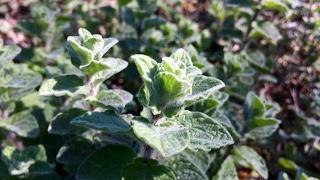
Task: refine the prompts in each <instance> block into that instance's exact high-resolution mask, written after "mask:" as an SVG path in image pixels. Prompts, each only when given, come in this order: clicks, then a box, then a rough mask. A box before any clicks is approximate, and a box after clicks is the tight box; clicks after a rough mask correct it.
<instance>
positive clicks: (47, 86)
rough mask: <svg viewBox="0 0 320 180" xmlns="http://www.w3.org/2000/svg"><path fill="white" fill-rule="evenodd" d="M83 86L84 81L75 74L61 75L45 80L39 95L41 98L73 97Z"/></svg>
mask: <svg viewBox="0 0 320 180" xmlns="http://www.w3.org/2000/svg"><path fill="white" fill-rule="evenodd" d="M83 85H84V82H83V80H82V79H81V78H80V77H78V76H77V75H75V74H67V75H61V76H57V77H54V78H52V79H47V80H45V81H44V82H43V83H42V85H41V87H40V90H39V94H40V95H41V96H52V95H54V96H63V95H69V96H71V95H72V94H73V93H76V92H77V91H78V90H79V89H80V87H81V86H83Z"/></svg>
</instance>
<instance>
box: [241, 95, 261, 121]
mask: <svg viewBox="0 0 320 180" xmlns="http://www.w3.org/2000/svg"><path fill="white" fill-rule="evenodd" d="M265 112H266V107H265V105H264V103H263V101H262V100H261V99H260V98H259V97H258V96H257V95H256V94H254V93H253V92H249V93H248V94H247V97H246V102H245V107H244V119H245V120H246V121H250V120H252V119H254V118H256V117H263V116H264V113H265Z"/></svg>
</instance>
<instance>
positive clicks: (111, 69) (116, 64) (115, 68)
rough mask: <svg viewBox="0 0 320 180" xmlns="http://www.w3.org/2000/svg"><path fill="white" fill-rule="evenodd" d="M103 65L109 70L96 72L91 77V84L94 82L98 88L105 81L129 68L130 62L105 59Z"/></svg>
mask: <svg viewBox="0 0 320 180" xmlns="http://www.w3.org/2000/svg"><path fill="white" fill-rule="evenodd" d="M101 63H102V64H103V65H104V66H105V67H108V68H105V69H102V70H100V71H96V70H94V71H93V72H94V74H92V76H91V77H90V82H92V83H93V85H94V86H96V87H99V86H100V85H101V83H103V81H105V80H106V79H108V78H110V77H111V76H113V75H114V74H116V73H119V72H120V71H122V70H123V69H125V68H126V67H127V66H128V62H126V61H124V60H122V59H119V58H103V59H102V60H101Z"/></svg>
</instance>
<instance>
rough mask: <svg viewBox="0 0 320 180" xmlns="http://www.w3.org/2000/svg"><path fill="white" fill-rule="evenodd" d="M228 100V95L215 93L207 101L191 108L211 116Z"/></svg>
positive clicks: (202, 101)
mask: <svg viewBox="0 0 320 180" xmlns="http://www.w3.org/2000/svg"><path fill="white" fill-rule="evenodd" d="M228 98H229V95H228V94H227V93H224V92H215V93H212V94H210V95H209V97H208V98H207V99H203V100H201V101H199V102H196V103H195V104H194V105H193V106H191V109H192V111H198V112H203V113H205V114H207V115H209V116H211V115H213V114H214V113H215V111H216V110H217V109H218V108H219V107H221V106H222V105H223V104H224V103H225V102H226V100H227V99H228Z"/></svg>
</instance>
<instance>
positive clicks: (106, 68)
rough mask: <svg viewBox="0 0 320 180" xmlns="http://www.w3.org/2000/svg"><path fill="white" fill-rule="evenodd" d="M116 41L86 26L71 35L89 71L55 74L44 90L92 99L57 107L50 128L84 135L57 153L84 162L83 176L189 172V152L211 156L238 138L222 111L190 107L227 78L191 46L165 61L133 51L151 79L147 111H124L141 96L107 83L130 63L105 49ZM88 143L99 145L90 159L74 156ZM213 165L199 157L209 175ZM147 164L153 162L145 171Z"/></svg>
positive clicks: (73, 51) (143, 97) (144, 100)
mask: <svg viewBox="0 0 320 180" xmlns="http://www.w3.org/2000/svg"><path fill="white" fill-rule="evenodd" d="M116 42H117V40H115V39H113V38H107V39H104V38H102V37H101V36H100V35H97V34H91V33H90V32H89V31H87V30H85V29H79V36H71V37H68V42H67V50H68V52H69V54H70V57H71V61H72V64H73V65H74V66H75V67H77V68H78V69H79V70H80V72H81V73H77V74H63V75H60V76H56V77H53V78H51V79H47V80H45V81H44V82H43V83H42V85H41V87H40V90H39V93H40V95H42V96H52V95H54V96H58V97H59V96H68V97H69V98H71V99H73V98H75V99H82V100H85V102H84V103H85V104H87V106H76V105H72V106H71V107H70V108H69V109H67V110H65V111H64V112H61V113H59V114H58V115H56V116H55V117H54V118H53V120H52V121H51V123H50V126H49V132H50V133H53V134H58V135H66V134H74V135H76V136H78V138H73V139H71V140H70V141H69V142H67V144H66V145H65V146H63V147H62V148H61V149H60V151H59V153H58V156H57V160H58V161H59V162H61V163H63V164H66V165H67V166H68V165H69V164H77V166H78V170H77V171H76V178H77V179H104V178H106V177H108V178H111V179H119V178H121V177H124V178H125V179H131V178H133V177H140V176H142V177H149V176H152V177H154V178H156V179H158V178H159V179H182V178H183V177H182V176H181V175H179V173H180V172H181V171H183V170H186V169H185V168H187V167H184V163H185V161H186V160H187V161H188V162H189V163H194V162H192V159H185V158H186V157H188V156H194V158H195V159H196V158H199V157H198V156H203V157H204V158H208V157H209V155H208V152H209V151H210V150H211V149H217V148H220V147H224V146H227V145H230V144H233V138H232V136H231V135H230V133H229V132H228V130H227V129H226V128H225V127H224V126H223V124H221V123H220V122H219V121H218V120H217V119H216V118H212V117H210V116H208V115H206V114H205V113H202V112H197V111H192V110H190V108H188V107H190V106H193V105H194V104H196V103H198V102H201V101H204V100H206V99H208V98H209V97H211V96H212V95H213V94H215V93H218V90H219V89H221V88H223V87H224V83H223V82H222V81H221V80H219V79H216V78H213V77H208V76H205V75H202V71H201V70H200V69H199V68H197V67H196V66H194V65H193V63H192V60H191V58H190V57H189V55H188V53H187V52H186V51H185V50H183V49H178V50H176V51H175V52H174V53H173V54H172V55H171V56H170V57H163V58H162V60H161V61H160V62H157V61H156V60H154V59H152V58H151V57H148V56H146V55H142V54H137V55H133V56H131V60H132V61H133V62H134V63H135V64H136V67H137V69H138V72H139V74H140V77H141V79H142V81H143V85H142V87H141V88H140V91H139V93H138V95H137V96H138V99H139V102H140V103H141V104H142V105H143V111H142V112H141V116H134V115H130V114H121V113H123V112H125V106H126V104H127V103H129V102H130V101H132V98H133V96H132V95H131V94H130V93H128V92H126V91H124V90H119V89H114V90H112V89H107V88H106V86H104V85H103V84H102V83H103V82H104V81H105V80H106V79H107V78H109V77H111V76H112V75H113V74H115V73H118V72H120V71H121V70H122V69H124V68H125V67H126V66H127V62H126V61H123V60H121V59H118V58H104V57H103V55H104V54H105V53H106V51H107V50H109V49H110V48H111V46H113V45H114V44H115V43H116ZM90 139H95V140H94V141H92V140H90ZM96 141H97V142H99V143H97V142H96ZM84 144H85V145H86V146H88V147H96V148H94V149H97V150H94V151H92V154H90V155H89V156H88V158H86V159H84V161H83V160H82V159H81V160H80V159H79V158H80V157H77V159H78V160H72V161H73V162H72V161H71V162H69V161H68V154H69V155H70V153H72V152H73V153H75V154H77V153H85V154H88V152H85V150H80V149H75V148H77V146H81V145H84ZM79 148H80V147H79ZM89 152H91V151H89ZM110 153H111V154H110ZM112 154H113V155H112ZM105 158H108V159H105ZM66 159H67V160H66ZM173 159H180V160H175V161H174V163H175V164H176V166H172V163H171V161H172V160H173ZM115 162H117V163H115ZM179 166H181V167H179ZM208 166H209V160H208V159H207V163H206V165H203V169H199V168H198V166H196V165H195V168H196V169H195V170H194V171H195V172H199V173H200V175H201V176H202V177H206V178H207V175H206V173H205V172H206V169H207V168H208ZM95 167H96V168H95ZM141 167H145V168H144V169H143V170H142V171H141V172H139V171H137V169H139V168H141ZM173 167H175V168H173ZM111 169H112V171H111ZM199 177H200V176H199ZM133 179H135V178H133ZM138 179H139V178H138Z"/></svg>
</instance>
